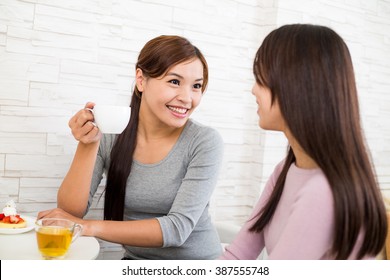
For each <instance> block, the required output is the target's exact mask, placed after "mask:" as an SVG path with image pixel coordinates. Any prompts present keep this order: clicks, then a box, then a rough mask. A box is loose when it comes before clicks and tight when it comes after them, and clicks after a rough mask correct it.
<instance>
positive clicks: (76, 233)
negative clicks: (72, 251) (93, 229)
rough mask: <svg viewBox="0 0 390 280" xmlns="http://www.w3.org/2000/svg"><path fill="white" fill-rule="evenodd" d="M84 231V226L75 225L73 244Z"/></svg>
mask: <svg viewBox="0 0 390 280" xmlns="http://www.w3.org/2000/svg"><path fill="white" fill-rule="evenodd" d="M82 231H83V226H82V225H80V224H75V225H74V227H73V236H72V243H73V242H74V241H75V240H76V239H77V238H78V237H79V236H80V235H81V232H82Z"/></svg>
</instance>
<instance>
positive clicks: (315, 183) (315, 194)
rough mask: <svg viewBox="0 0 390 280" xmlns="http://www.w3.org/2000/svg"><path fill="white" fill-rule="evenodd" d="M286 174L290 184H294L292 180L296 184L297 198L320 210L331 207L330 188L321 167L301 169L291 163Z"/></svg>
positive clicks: (331, 195) (331, 194) (331, 193)
mask: <svg viewBox="0 0 390 280" xmlns="http://www.w3.org/2000/svg"><path fill="white" fill-rule="evenodd" d="M288 176H289V178H288V181H289V185H290V186H291V185H292V184H294V183H293V182H295V184H297V192H296V194H297V196H296V199H297V200H299V201H305V203H307V204H311V205H313V206H314V205H315V206H316V207H317V208H319V209H322V210H325V209H332V208H333V200H334V199H333V192H332V188H331V186H330V184H329V182H328V179H327V178H326V176H325V174H324V173H323V172H322V170H321V169H315V170H302V169H298V168H297V167H296V166H295V165H294V164H293V165H291V167H290V170H289V174H288Z"/></svg>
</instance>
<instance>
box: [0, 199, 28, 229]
mask: <svg viewBox="0 0 390 280" xmlns="http://www.w3.org/2000/svg"><path fill="white" fill-rule="evenodd" d="M26 226H27V223H26V221H25V220H23V219H22V218H21V217H20V215H19V214H18V212H17V210H16V204H15V202H14V201H13V200H10V201H8V202H7V203H6V204H5V207H4V208H3V211H2V212H1V213H0V228H11V229H12V228H25V227H26Z"/></svg>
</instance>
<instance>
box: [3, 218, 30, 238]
mask: <svg viewBox="0 0 390 280" xmlns="http://www.w3.org/2000/svg"><path fill="white" fill-rule="evenodd" d="M20 217H21V218H22V219H23V220H25V221H26V223H27V226H26V227H24V228H0V234H19V233H23V232H28V231H30V230H32V229H34V227H35V220H36V218H34V217H29V216H24V215H21V216H20Z"/></svg>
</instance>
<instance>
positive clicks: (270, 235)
mask: <svg viewBox="0 0 390 280" xmlns="http://www.w3.org/2000/svg"><path fill="white" fill-rule="evenodd" d="M283 163H284V162H281V163H279V164H278V165H277V166H276V168H275V170H274V172H273V174H272V175H271V177H270V179H269V180H268V182H267V184H266V186H265V189H264V192H263V193H262V195H261V197H260V199H259V201H258V203H257V205H256V206H255V208H254V210H253V212H252V214H251V217H250V219H249V220H248V222H246V223H245V224H244V226H243V227H242V228H241V230H240V232H239V233H238V235H237V236H236V238H235V240H234V241H233V242H232V244H230V245H229V246H227V248H226V251H225V252H224V254H223V255H222V256H221V257H220V259H242V260H249V259H256V258H257V257H258V256H259V254H260V253H261V251H262V250H263V249H264V247H265V248H266V250H267V253H268V259H279V260H281V259H288V260H292V259H298V260H299V259H300V260H309V259H334V257H332V255H331V254H330V249H331V247H332V243H333V227H334V218H333V214H334V207H333V194H332V191H331V189H330V186H329V183H328V181H327V179H326V177H325V175H324V174H323V172H322V171H321V170H320V169H300V168H298V167H297V166H295V164H292V165H291V167H290V169H289V171H288V173H287V177H286V182H285V186H284V190H283V194H282V197H281V199H280V202H279V204H278V207H277V208H276V211H275V213H274V216H273V217H272V219H271V221H270V223H269V224H268V225H267V226H266V227H265V228H264V230H263V231H262V232H260V233H255V232H250V231H249V228H250V227H251V226H252V225H253V224H254V222H255V221H256V219H257V217H256V215H257V214H258V213H259V211H260V209H261V208H262V207H263V206H264V204H265V202H266V201H267V199H268V197H269V196H270V194H271V192H272V190H273V188H274V186H275V183H276V180H277V177H278V175H279V173H280V172H281V170H282V168H283ZM253 217H255V218H254V219H253ZM361 239H362V234H360V236H359V238H358V242H357V244H356V245H355V247H354V250H353V252H352V254H351V256H350V259H356V256H357V252H358V249H359V248H360V244H361Z"/></svg>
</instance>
